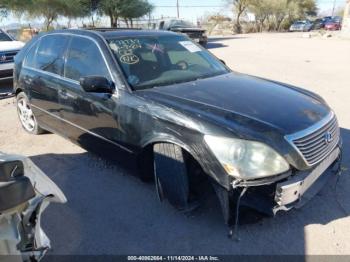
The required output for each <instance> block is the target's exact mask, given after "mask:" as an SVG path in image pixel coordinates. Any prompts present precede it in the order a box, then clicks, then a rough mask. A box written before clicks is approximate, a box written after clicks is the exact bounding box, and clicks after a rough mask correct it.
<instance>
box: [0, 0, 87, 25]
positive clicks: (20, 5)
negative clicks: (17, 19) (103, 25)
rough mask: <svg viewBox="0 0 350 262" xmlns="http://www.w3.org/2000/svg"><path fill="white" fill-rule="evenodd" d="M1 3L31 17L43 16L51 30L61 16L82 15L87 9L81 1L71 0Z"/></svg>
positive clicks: (13, 10)
mask: <svg viewBox="0 0 350 262" xmlns="http://www.w3.org/2000/svg"><path fill="white" fill-rule="evenodd" d="M0 5H1V6H3V7H4V8H5V9H6V10H9V11H12V12H14V13H16V14H20V15H23V14H24V15H28V16H29V17H35V18H36V17H43V18H44V19H45V28H46V30H49V28H50V27H51V26H52V23H53V22H54V21H55V20H56V19H57V18H58V17H59V16H65V17H68V18H72V17H74V18H75V17H82V16H85V15H86V10H85V9H84V8H82V6H81V3H80V1H71V0H25V1H23V0H0Z"/></svg>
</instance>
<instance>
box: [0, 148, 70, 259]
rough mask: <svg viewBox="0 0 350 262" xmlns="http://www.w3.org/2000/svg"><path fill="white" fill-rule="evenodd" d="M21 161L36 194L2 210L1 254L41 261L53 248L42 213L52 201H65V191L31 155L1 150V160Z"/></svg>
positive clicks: (0, 228)
mask: <svg viewBox="0 0 350 262" xmlns="http://www.w3.org/2000/svg"><path fill="white" fill-rule="evenodd" d="M16 160H19V161H22V163H23V166H24V176H26V177H28V178H29V179H30V181H31V184H32V185H33V187H34V190H35V193H36V194H35V197H33V198H32V199H30V200H29V201H27V202H25V203H21V204H20V205H19V206H17V207H14V208H12V209H10V210H6V211H4V212H2V213H0V232H1V234H0V255H4V256H6V255H10V256H9V257H6V261H16V262H17V261H29V260H30V259H33V260H34V261H35V260H37V261H39V260H40V259H41V258H42V257H43V256H44V255H45V253H46V251H47V250H48V249H49V248H50V240H49V239H48V237H47V236H46V234H45V233H44V231H43V230H42V228H41V214H42V212H43V211H44V210H45V209H46V208H47V206H48V205H49V204H50V202H55V203H66V202H67V199H66V197H65V196H64V194H63V193H62V191H61V190H60V189H59V188H58V187H57V186H56V184H55V183H54V182H53V181H51V179H49V178H48V177H47V176H46V175H45V174H44V173H43V172H42V171H41V170H40V169H39V168H38V167H37V166H36V165H35V164H34V163H33V162H32V161H31V160H30V159H29V158H26V157H23V156H19V155H6V154H3V153H1V152H0V164H1V163H4V162H10V161H16Z"/></svg>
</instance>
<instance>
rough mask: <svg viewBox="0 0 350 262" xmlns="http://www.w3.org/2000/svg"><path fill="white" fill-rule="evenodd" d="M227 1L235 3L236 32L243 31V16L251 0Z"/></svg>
mask: <svg viewBox="0 0 350 262" xmlns="http://www.w3.org/2000/svg"><path fill="white" fill-rule="evenodd" d="M227 2H228V4H230V5H233V12H234V14H235V16H236V21H235V24H234V28H235V31H236V33H238V34H240V33H242V26H241V16H242V15H243V13H244V12H245V11H246V10H247V8H248V6H249V5H250V3H251V0H227Z"/></svg>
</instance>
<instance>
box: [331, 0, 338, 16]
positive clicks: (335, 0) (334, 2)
mask: <svg viewBox="0 0 350 262" xmlns="http://www.w3.org/2000/svg"><path fill="white" fill-rule="evenodd" d="M336 3H337V0H334V1H333V9H332V17H333V16H334V11H335V5H336Z"/></svg>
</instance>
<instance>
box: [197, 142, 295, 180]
mask: <svg viewBox="0 0 350 262" xmlns="http://www.w3.org/2000/svg"><path fill="white" fill-rule="evenodd" d="M204 140H205V142H206V143H207V144H208V146H209V147H210V149H211V150H212V152H213V153H214V155H215V156H216V157H217V159H218V160H219V161H220V163H221V164H222V166H223V167H224V169H225V170H226V172H227V173H228V174H229V175H231V176H234V177H236V178H243V179H254V178H261V177H267V176H273V175H277V174H280V173H283V172H286V171H288V170H289V165H288V163H287V162H286V160H285V159H284V158H283V157H281V156H280V155H279V154H278V153H277V152H276V151H275V150H273V149H272V148H270V147H269V146H267V145H265V144H263V143H260V142H254V141H248V140H241V139H234V138H226V137H216V136H209V135H206V136H204Z"/></svg>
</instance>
